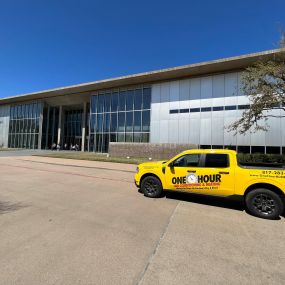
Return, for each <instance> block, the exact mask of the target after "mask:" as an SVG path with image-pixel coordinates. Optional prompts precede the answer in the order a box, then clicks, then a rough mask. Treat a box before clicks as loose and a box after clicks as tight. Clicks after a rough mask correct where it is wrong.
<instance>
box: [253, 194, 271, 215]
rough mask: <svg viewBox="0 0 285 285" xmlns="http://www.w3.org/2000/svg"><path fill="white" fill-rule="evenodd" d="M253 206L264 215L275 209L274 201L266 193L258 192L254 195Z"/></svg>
mask: <svg viewBox="0 0 285 285" xmlns="http://www.w3.org/2000/svg"><path fill="white" fill-rule="evenodd" d="M253 206H254V208H255V210H256V211H258V212H259V213H261V214H263V215H265V216H267V215H270V214H272V213H274V212H275V210H276V204H275V201H274V200H273V199H272V197H271V196H269V195H267V194H258V195H257V196H256V197H254V199H253Z"/></svg>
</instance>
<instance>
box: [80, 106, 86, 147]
mask: <svg viewBox="0 0 285 285" xmlns="http://www.w3.org/2000/svg"><path fill="white" fill-rule="evenodd" d="M86 110H87V103H86V102H84V103H83V114H82V116H83V118H82V138H81V151H85V136H86V132H85V129H86Z"/></svg>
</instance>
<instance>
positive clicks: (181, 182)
mask: <svg viewBox="0 0 285 285" xmlns="http://www.w3.org/2000/svg"><path fill="white" fill-rule="evenodd" d="M229 166H230V165H229V157H228V154H201V153H196V154H192V153H191V154H186V155H183V156H181V157H179V158H177V159H176V160H174V161H173V162H172V163H171V164H170V165H169V166H167V167H166V169H165V179H166V181H165V182H166V185H167V189H170V190H179V191H186V192H193V193H201V194H209V195H220V196H227V195H231V194H233V193H234V171H233V170H232V169H231V168H230V167H229Z"/></svg>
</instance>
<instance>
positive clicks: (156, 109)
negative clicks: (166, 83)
mask: <svg viewBox="0 0 285 285" xmlns="http://www.w3.org/2000/svg"><path fill="white" fill-rule="evenodd" d="M160 106H161V104H159V103H151V120H154V121H156V120H159V119H160Z"/></svg>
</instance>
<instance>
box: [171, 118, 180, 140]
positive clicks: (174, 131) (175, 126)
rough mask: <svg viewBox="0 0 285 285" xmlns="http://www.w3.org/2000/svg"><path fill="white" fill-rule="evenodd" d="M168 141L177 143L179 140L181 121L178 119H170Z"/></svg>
mask: <svg viewBox="0 0 285 285" xmlns="http://www.w3.org/2000/svg"><path fill="white" fill-rule="evenodd" d="M168 131H169V135H168V142H169V143H177V142H178V141H179V136H178V133H179V132H178V131H179V121H178V120H170V121H168Z"/></svg>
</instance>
